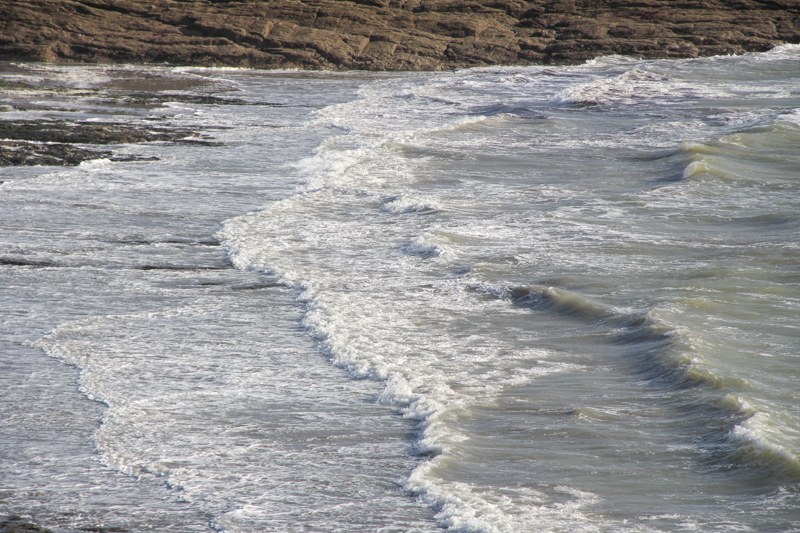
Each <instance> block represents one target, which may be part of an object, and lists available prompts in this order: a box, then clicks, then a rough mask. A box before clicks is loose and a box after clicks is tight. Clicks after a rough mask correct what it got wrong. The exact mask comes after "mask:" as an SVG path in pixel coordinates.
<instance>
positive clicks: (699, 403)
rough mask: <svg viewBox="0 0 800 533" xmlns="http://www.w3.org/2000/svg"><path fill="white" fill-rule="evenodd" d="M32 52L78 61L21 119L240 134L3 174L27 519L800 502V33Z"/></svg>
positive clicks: (609, 509) (420, 522)
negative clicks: (219, 51)
mask: <svg viewBox="0 0 800 533" xmlns="http://www.w3.org/2000/svg"><path fill="white" fill-rule="evenodd" d="M5 76H6V78H10V79H13V80H21V81H34V82H35V81H37V80H42V81H44V80H46V81H48V82H50V83H56V84H60V85H62V86H67V87H71V88H72V90H71V91H62V92H59V93H56V94H55V95H54V94H53V93H44V92H43V93H42V94H41V95H39V94H36V93H33V92H28V93H26V94H24V95H20V94H19V93H15V95H14V96H13V98H16V99H18V100H19V101H16V104H14V102H12V104H14V105H18V108H17V109H16V110H11V111H7V112H6V113H5V116H7V117H9V118H17V117H19V118H25V119H53V118H69V119H75V120H108V119H109V117H110V118H111V119H112V120H115V121H120V122H124V123H135V124H148V123H153V124H158V125H159V126H167V127H171V128H187V129H193V130H197V131H202V132H203V134H204V135H206V138H207V140H213V141H215V143H214V144H208V143H206V144H199V143H148V144H142V145H125V146H121V147H119V149H118V152H119V153H123V154H128V155H140V156H142V157H153V156H155V157H158V158H159V160H158V161H138V162H119V161H117V162H115V161H109V160H95V161H90V162H86V163H83V164H82V165H80V166H79V167H76V168H73V169H54V168H45V167H39V168H29V169H20V168H14V169H4V170H2V171H0V179H1V180H3V181H4V183H3V184H2V185H0V202H2V203H3V208H2V209H0V217H2V218H0V220H2V222H0V224H2V227H3V232H2V241H3V244H2V250H3V251H2V259H3V266H2V267H0V269H2V270H0V275H1V276H2V277H3V286H4V290H3V295H2V298H3V301H4V308H5V309H7V311H6V312H4V314H3V318H4V327H3V338H2V342H3V345H4V352H3V353H4V356H5V357H3V365H4V367H6V371H5V372H4V373H3V377H2V378H0V379H2V381H3V388H4V390H6V391H8V392H7V394H6V395H5V399H4V401H3V402H2V410H3V421H4V425H3V430H2V431H3V432H4V434H7V435H13V438H12V439H9V440H4V441H3V442H5V444H1V445H0V447H2V448H1V449H2V457H3V460H2V461H0V469H2V471H3V472H4V474H3V475H2V479H3V484H4V487H3V495H2V498H0V513H5V514H19V515H22V516H24V517H26V518H28V519H30V520H32V521H34V522H36V523H37V524H41V525H44V526H47V527H50V528H53V529H54V530H58V531H79V530H81V529H83V530H85V529H86V528H91V527H95V528H96V527H107V528H108V527H112V528H122V529H125V530H128V531H197V530H199V528H206V529H209V528H215V529H221V530H226V531H242V532H245V531H253V532H254V531H398V532H401V531H403V532H407V531H420V532H421V531H437V530H441V529H442V528H445V529H449V530H452V531H462V532H467V531H470V532H472V531H474V532H479V531H480V532H505V531H509V532H511V531H513V532H520V531H531V532H533V531H536V532H539V531H573V532H574V531H764V532H767V531H793V530H800V510H799V509H800V507H798V504H799V503H800V502H799V501H798V498H799V497H800V495H799V494H798V482H800V458H798V454H799V453H800V413H799V412H798V405H799V403H798V402H799V401H800V397H798V390H797V386H796V383H797V376H798V373H797V353H798V346H800V334H799V332H798V320H797V319H798V316H800V315H799V314H798V311H799V310H800V290H798V281H800V277H798V272H799V270H798V264H799V263H800V261H799V260H798V258H799V257H800V255H798V238H797V236H798V226H800V217H798V215H797V213H798V212H800V210H799V209H798V208H800V195H799V194H798V192H799V191H798V176H800V156H799V155H798V154H800V151H798V146H800V111H798V109H800V48H798V47H796V46H785V47H780V48H777V49H776V50H774V51H772V52H769V53H765V54H751V55H745V56H741V57H717V58H707V59H696V60H683V61H648V62H643V61H637V60H632V59H626V58H617V57H613V58H603V59H599V60H596V61H592V62H589V63H587V64H585V65H581V66H574V67H558V68H553V67H525V68H490V69H472V70H464V71H457V72H453V73H417V74H380V73H377V74H365V73H339V74H333V73H300V72H259V71H247V70H233V69H229V70H226V69H191V68H166V67H115V68H108V67H49V66H42V65H20V66H16V67H15V68H14V69H11V68H9V69H7V73H6V75H5ZM138 78H142V79H147V80H150V81H149V82H148V83H152V85H153V87H155V88H158V87H159V86H161V87H162V88H163V89H164V90H169V91H172V92H171V93H162V94H173V95H175V101H174V102H170V101H169V99H168V98H167V99H165V101H164V102H160V101H153V100H150V101H149V103H148V105H135V106H134V105H131V100H130V99H128V100H126V98H129V97H130V95H129V94H128V93H126V92H125V91H127V90H129V89H126V87H129V86H130V85H129V83H130V80H135V79H138ZM159 84H162V85H159ZM176 88H177V89H176ZM126 95H128V96H126ZM190 96H191V97H192V98H190ZM197 96H213V97H214V98H206V99H205V100H203V99H200V98H195V97H197ZM8 98H11V97H7V100H8ZM23 100H24V102H25V103H26V106H27V107H26V108H25V109H24V110H20V109H19V102H21V101H23ZM139 101H141V98H140V99H139ZM32 104H35V105H32ZM37 106H38V107H39V109H31V108H32V107H37ZM42 352H44V353H46V354H48V355H50V356H54V357H55V358H56V359H52V358H47V357H45V355H44V354H43V353H42ZM59 361H65V362H67V363H70V364H72V365H74V367H75V368H74V369H73V368H70V367H68V366H65V365H63V364H62V363H60V362H59ZM76 379H77V383H78V387H77V389H78V391H79V392H78V391H76V388H75V383H76ZM45 387H48V389H47V390H49V388H52V389H53V391H58V392H57V394H56V392H54V393H53V395H52V397H50V395H49V394H47V393H46V392H44V390H45ZM87 398H88V400H93V401H87ZM22 405H25V406H29V408H25V409H22V408H21V407H20V406H22ZM33 442H40V443H47V445H46V446H43V447H42V449H41V451H40V452H38V453H36V454H33V453H28V452H23V450H30V449H31V448H30V446H31V443H33ZM74 480H79V481H74ZM76 485H77V486H80V487H82V488H81V489H80V490H75V488H74V487H75V486H76ZM31 494H36V497H35V498H33V497H31V496H30V495H31ZM76 494H77V495H79V498H80V504H79V503H78V502H77V501H76ZM108 501H113V502H115V503H114V504H113V505H110V504H108V503H107V502H108ZM199 524H202V526H199Z"/></svg>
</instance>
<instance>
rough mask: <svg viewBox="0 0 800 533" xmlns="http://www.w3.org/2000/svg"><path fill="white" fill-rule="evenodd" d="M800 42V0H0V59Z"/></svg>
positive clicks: (211, 62)
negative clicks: (155, 0)
mask: <svg viewBox="0 0 800 533" xmlns="http://www.w3.org/2000/svg"><path fill="white" fill-rule="evenodd" d="M779 43H800V0H724V1H723V0H606V1H598V0H536V1H525V0H246V1H227V0H159V1H158V2H154V1H152V0H0V59H5V60H25V61H46V62H81V63H85V62H90V63H122V62H126V63H168V64H179V65H203V66H240V67H254V68H301V69H367V70H442V69H453V68H460V67H473V66H483V65H496V64H504V65H522V64H565V63H576V62H582V61H585V60H587V59H591V58H593V57H597V56H601V55H609V54H624V55H630V56H636V57H642V58H678V57H698V56H708V55H719V54H740V53H743V52H748V51H764V50H768V49H770V48H772V47H773V46H775V45H776V44H779Z"/></svg>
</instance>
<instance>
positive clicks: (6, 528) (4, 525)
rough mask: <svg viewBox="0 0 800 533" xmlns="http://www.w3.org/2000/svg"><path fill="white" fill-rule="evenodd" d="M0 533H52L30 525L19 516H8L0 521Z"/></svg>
mask: <svg viewBox="0 0 800 533" xmlns="http://www.w3.org/2000/svg"><path fill="white" fill-rule="evenodd" d="M0 533H52V531H51V530H49V529H47V528H43V527H40V526H37V525H35V524H32V523H30V522H28V521H26V520H24V519H23V518H21V517H19V516H9V517H6V518H3V519H0Z"/></svg>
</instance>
